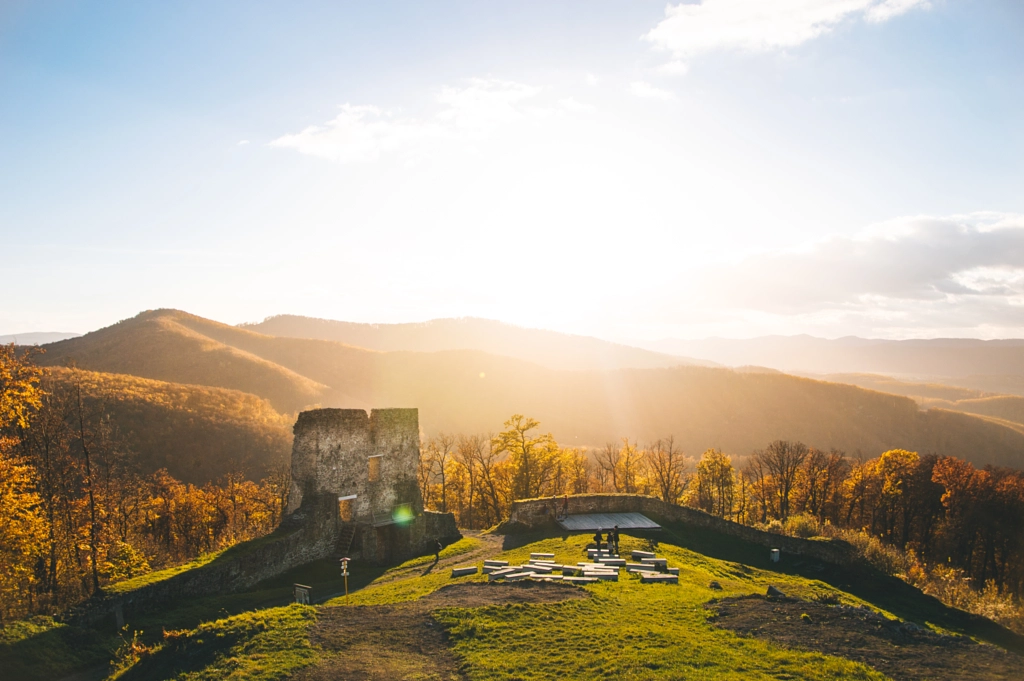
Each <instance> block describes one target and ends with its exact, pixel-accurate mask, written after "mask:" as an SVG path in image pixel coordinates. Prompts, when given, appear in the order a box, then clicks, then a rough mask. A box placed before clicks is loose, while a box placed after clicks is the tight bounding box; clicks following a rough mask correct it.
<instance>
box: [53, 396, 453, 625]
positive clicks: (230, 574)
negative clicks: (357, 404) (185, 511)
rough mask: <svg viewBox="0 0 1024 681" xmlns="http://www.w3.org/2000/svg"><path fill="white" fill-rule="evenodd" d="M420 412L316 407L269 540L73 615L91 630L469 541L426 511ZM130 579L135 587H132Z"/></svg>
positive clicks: (98, 600)
mask: <svg viewBox="0 0 1024 681" xmlns="http://www.w3.org/2000/svg"><path fill="white" fill-rule="evenodd" d="M419 457H420V433H419V415H418V412H417V410H416V409H374V410H373V411H371V412H370V413H369V414H367V413H366V412H365V411H363V410H362V409H316V410H313V411H305V412H302V413H301V414H299V418H298V421H296V423H295V442H294V445H293V448H292V484H291V490H290V493H289V498H288V509H287V514H286V516H285V519H284V520H283V521H282V522H281V525H280V526H279V527H278V528H277V529H276V530H275V531H274V532H273V533H272V534H270V535H267V536H266V537H261V538H260V539H254V540H252V541H248V542H243V543H241V544H238V545H236V546H233V547H231V548H230V549H228V550H226V551H225V552H224V553H223V554H221V555H219V556H217V557H216V558H215V559H213V560H212V561H210V562H208V563H206V564H204V565H201V566H198V567H195V568H192V569H189V570H185V571H183V572H179V573H177V574H173V575H169V576H168V577H166V578H164V579H160V580H155V581H147V583H145V584H143V585H141V586H139V587H136V588H130V589H125V590H123V591H116V590H115V591H111V592H109V593H101V594H97V595H96V596H94V597H93V598H91V599H90V600H89V601H86V602H85V603H83V604H81V605H80V606H78V607H76V608H75V609H74V610H73V611H71V612H69V613H68V614H67V616H66V618H67V619H68V620H71V621H76V622H78V623H80V624H86V625H93V624H96V623H99V622H102V621H104V620H106V619H111V620H113V619H116V624H117V626H118V627H120V626H121V625H122V624H123V623H124V620H125V617H132V616H135V615H137V614H140V613H143V612H146V611H151V610H153V609H156V608H159V607H161V606H163V605H165V604H167V603H170V602H175V601H183V600H188V599H190V598H196V597H201V596H208V595H211V594H224V593H230V592H233V591H243V590H246V589H250V588H252V587H254V586H255V585H256V584H258V583H260V582H262V581H263V580H266V579H269V578H271V577H276V576H278V575H280V574H282V573H284V572H286V571H288V570H290V569H292V568H294V567H298V566H300V565H303V564H305V563H309V562H311V561H314V560H321V559H324V558H331V557H337V558H340V557H342V556H345V557H349V558H353V559H355V560H363V561H366V562H369V563H375V564H387V563H392V562H397V561H400V560H404V559H407V558H411V557H413V556H417V555H424V554H427V553H433V551H434V549H435V547H436V542H437V541H438V540H440V541H441V543H442V544H446V545H447V544H449V543H451V542H453V541H456V540H457V539H459V538H460V537H461V535H460V534H459V530H458V528H457V527H456V525H455V516H454V515H453V514H451V513H434V512H432V511H425V510H424V509H423V499H422V498H421V496H420V490H419V485H418V484H417V472H418V468H419V460H420V458H419ZM129 581H130V580H129Z"/></svg>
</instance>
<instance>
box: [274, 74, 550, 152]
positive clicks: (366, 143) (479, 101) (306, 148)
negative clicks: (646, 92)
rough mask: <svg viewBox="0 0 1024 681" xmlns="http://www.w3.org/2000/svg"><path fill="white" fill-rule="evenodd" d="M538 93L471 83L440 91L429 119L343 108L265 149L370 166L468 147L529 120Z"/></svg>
mask: <svg viewBox="0 0 1024 681" xmlns="http://www.w3.org/2000/svg"><path fill="white" fill-rule="evenodd" d="M540 92H541V89H540V88H537V87H532V86H528V85H523V84H521V83H514V82H509V81H502V80H496V79H480V78H478V79H473V80H470V81H469V82H468V84H467V85H465V86H463V87H458V88H457V87H444V88H442V89H441V91H440V92H439V93H438V95H437V97H436V101H437V103H438V104H440V105H441V109H440V110H438V111H437V112H436V113H435V114H434V115H433V116H427V117H422V118H411V117H407V118H401V117H397V116H396V115H395V114H394V113H393V112H391V111H387V110H384V109H381V108H379V107H375V106H365V105H363V106H356V105H352V104H344V105H342V106H341V112H340V113H339V114H338V115H337V116H336V117H335V118H334V119H333V120H331V121H328V122H327V123H325V124H323V125H312V126H309V127H307V128H305V129H304V130H302V131H300V132H297V133H293V134H289V135H284V136H282V137H279V138H277V139H275V140H273V141H272V142H271V143H270V145H271V146H274V147H280V148H284V149H293V150H295V151H298V152H299V153H302V154H308V155H311V156H319V157H321V158H326V159H329V160H331V161H335V162H338V163H360V162H369V161H374V160H376V159H378V158H380V157H381V156H382V155H384V154H389V153H392V152H397V151H406V152H410V153H412V154H413V155H415V153H417V152H418V151H422V150H423V148H424V147H425V146H426V145H430V144H434V143H438V142H446V143H450V142H452V141H457V140H462V141H473V140H479V139H482V138H485V137H487V136H488V135H490V134H491V133H492V132H494V131H495V130H496V129H497V128H500V127H503V126H507V125H510V124H513V123H515V122H516V121H519V120H521V119H523V118H526V117H529V116H530V115H532V114H533V113H535V110H532V109H530V108H529V107H527V106H525V103H526V102H527V100H530V99H532V98H534V97H536V96H537V95H538V94H539V93H540Z"/></svg>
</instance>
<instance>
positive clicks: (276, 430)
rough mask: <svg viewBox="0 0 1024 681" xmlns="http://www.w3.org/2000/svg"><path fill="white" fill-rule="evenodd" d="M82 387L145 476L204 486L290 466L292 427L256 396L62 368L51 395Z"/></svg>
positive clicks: (48, 384)
mask: <svg viewBox="0 0 1024 681" xmlns="http://www.w3.org/2000/svg"><path fill="white" fill-rule="evenodd" d="M79 380H80V381H81V386H82V392H83V395H84V397H85V406H86V409H85V410H86V412H87V413H91V412H96V411H99V410H100V408H102V412H103V413H104V414H107V415H109V416H110V419H111V422H112V424H113V425H114V426H115V427H116V429H117V430H118V432H120V434H121V435H122V436H123V437H124V439H125V440H126V442H127V443H128V445H129V446H130V447H131V449H132V451H134V452H136V453H137V454H138V455H139V463H140V466H141V468H142V471H143V472H144V473H151V472H153V471H155V470H157V469H160V468H166V469H167V470H168V472H170V474H171V475H173V476H174V477H176V478H178V479H179V480H183V481H185V482H192V483H198V484H202V483H204V482H206V481H208V480H215V479H217V478H219V477H220V476H222V475H225V474H226V473H230V472H235V471H243V472H245V473H247V474H248V475H249V476H250V477H252V478H256V479H259V478H261V477H263V476H265V475H267V474H269V473H271V472H273V471H275V470H281V469H283V468H286V467H287V466H288V463H289V461H290V459H289V457H290V455H291V442H292V432H291V426H292V423H293V419H292V418H291V417H287V416H282V415H281V414H278V413H277V412H276V411H274V409H273V408H272V407H271V406H270V404H269V403H268V402H267V401H266V400H264V399H261V398H259V397H256V396H255V395H251V394H248V393H243V392H240V391H237V390H225V389H222V388H210V387H205V386H197V385H182V384H180V383H167V382H164V381H154V380H149V379H144V378H138V377H135V376H126V375H124V374H106V373H98V372H93V371H78V372H72V371H71V370H68V369H64V368H60V367H54V368H50V369H48V370H47V373H46V377H45V388H46V389H47V390H48V391H54V390H60V389H62V388H70V387H71V386H72V384H73V383H74V382H75V381H79Z"/></svg>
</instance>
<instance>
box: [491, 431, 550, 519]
mask: <svg viewBox="0 0 1024 681" xmlns="http://www.w3.org/2000/svg"><path fill="white" fill-rule="evenodd" d="M539 425H540V422H539V421H537V420H535V419H532V418H527V417H525V416H523V415H522V414H513V416H512V418H510V419H509V420H508V421H505V430H504V431H502V432H501V433H498V435H496V436H495V437H494V439H493V441H492V443H493V447H494V449H495V450H496V451H497V452H504V453H507V455H508V457H509V460H510V463H511V465H512V470H513V478H512V495H513V497H514V498H516V499H530V498H533V497H538V496H540V495H541V492H542V490H543V489H544V486H545V485H546V483H547V482H548V480H549V479H550V477H551V474H552V472H553V468H554V466H553V464H554V463H555V457H556V454H557V452H558V444H557V443H556V442H555V438H554V437H552V436H551V433H542V434H538V435H531V433H530V431H532V430H535V429H536V428H537V426H539Z"/></svg>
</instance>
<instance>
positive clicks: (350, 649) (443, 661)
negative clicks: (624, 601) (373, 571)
mask: <svg viewBox="0 0 1024 681" xmlns="http://www.w3.org/2000/svg"><path fill="white" fill-rule="evenodd" d="M588 595H589V594H588V593H587V592H586V591H584V590H583V589H580V588H577V587H573V586H569V585H567V584H557V583H538V582H513V583H507V584H505V583H497V582H496V583H471V584H453V585H451V586H447V587H444V588H441V589H438V590H437V591H435V592H434V593H432V594H429V595H427V596H424V597H423V598H421V599H419V600H417V601H412V602H410V603H401V604H397V605H373V606H351V607H349V606H338V607H330V608H323V609H321V610H320V613H319V615H318V617H317V624H316V626H315V627H314V628H313V631H312V632H311V634H310V640H311V641H312V642H313V644H315V645H319V646H320V647H321V648H322V649H323V650H324V652H326V653H328V657H327V658H326V659H324V660H322V661H321V662H318V663H317V664H316V665H314V666H312V667H307V668H306V669H303V670H301V671H300V672H298V673H297V674H295V676H294V677H293V678H294V679H296V680H297V681H327V680H328V679H346V680H351V681H378V680H379V681H384V680H390V679H423V680H430V681H456V680H458V681H461V680H462V679H463V678H464V676H463V675H462V672H461V671H460V669H459V663H458V661H457V660H456V659H455V656H454V655H452V653H451V651H450V650H449V648H448V644H447V641H446V639H445V634H444V631H443V629H442V627H441V626H440V625H439V624H438V623H437V622H436V621H434V618H433V616H432V613H433V612H434V611H435V610H438V609H440V608H479V607H482V606H485V605H498V604H513V603H555V602H559V601H565V600H570V599H574V598H586V597H588Z"/></svg>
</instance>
